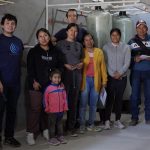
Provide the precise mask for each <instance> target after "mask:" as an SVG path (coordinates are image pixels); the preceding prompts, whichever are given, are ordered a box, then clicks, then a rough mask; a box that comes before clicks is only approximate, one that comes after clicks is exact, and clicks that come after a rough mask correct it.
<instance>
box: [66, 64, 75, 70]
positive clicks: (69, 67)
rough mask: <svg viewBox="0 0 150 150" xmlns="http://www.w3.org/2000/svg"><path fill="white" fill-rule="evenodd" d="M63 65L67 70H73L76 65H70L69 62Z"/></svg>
mask: <svg viewBox="0 0 150 150" xmlns="http://www.w3.org/2000/svg"><path fill="white" fill-rule="evenodd" d="M65 67H66V68H67V69H68V70H71V71H72V70H74V69H76V66H73V65H70V64H65Z"/></svg>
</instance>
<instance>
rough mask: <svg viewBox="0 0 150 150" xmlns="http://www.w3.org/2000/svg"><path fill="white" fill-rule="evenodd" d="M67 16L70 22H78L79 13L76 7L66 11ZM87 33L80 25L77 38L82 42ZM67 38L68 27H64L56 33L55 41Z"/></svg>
mask: <svg viewBox="0 0 150 150" xmlns="http://www.w3.org/2000/svg"><path fill="white" fill-rule="evenodd" d="M66 17H67V21H68V24H70V23H77V20H78V14H77V11H76V10H75V9H69V10H68V11H67V13H66ZM85 34H86V30H85V29H84V28H80V27H79V31H78V34H77V37H76V40H77V41H78V42H80V43H81V44H82V40H83V37H84V35H85ZM66 38H67V32H66V28H63V29H61V30H60V31H58V32H57V33H56V34H55V35H54V37H53V41H55V42H57V41H60V40H65V39H66Z"/></svg>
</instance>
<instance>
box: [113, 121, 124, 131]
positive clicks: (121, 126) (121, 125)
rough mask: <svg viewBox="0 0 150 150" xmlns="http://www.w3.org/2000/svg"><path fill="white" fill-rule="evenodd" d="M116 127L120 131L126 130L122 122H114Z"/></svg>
mask: <svg viewBox="0 0 150 150" xmlns="http://www.w3.org/2000/svg"><path fill="white" fill-rule="evenodd" d="M114 127H116V128H119V129H124V128H125V126H124V125H123V124H122V123H121V122H120V120H117V121H115V122H114Z"/></svg>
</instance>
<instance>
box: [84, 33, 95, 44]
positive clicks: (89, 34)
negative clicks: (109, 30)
mask: <svg viewBox="0 0 150 150" xmlns="http://www.w3.org/2000/svg"><path fill="white" fill-rule="evenodd" d="M86 36H91V37H92V39H93V40H94V37H93V35H92V34H91V33H88V32H87V33H85V34H84V36H83V42H84V39H85V37H86Z"/></svg>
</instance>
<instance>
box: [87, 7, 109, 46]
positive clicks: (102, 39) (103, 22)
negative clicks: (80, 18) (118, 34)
mask: <svg viewBox="0 0 150 150" xmlns="http://www.w3.org/2000/svg"><path fill="white" fill-rule="evenodd" d="M86 21H87V29H88V31H89V32H90V33H91V34H92V35H93V37H94V43H95V46H96V47H99V48H102V47H103V46H104V44H106V43H107V42H108V41H109V40H110V30H111V28H112V16H111V14H110V13H109V12H107V11H104V10H102V9H101V7H96V10H94V11H92V12H91V13H90V14H89V15H88V16H87V18H86Z"/></svg>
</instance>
